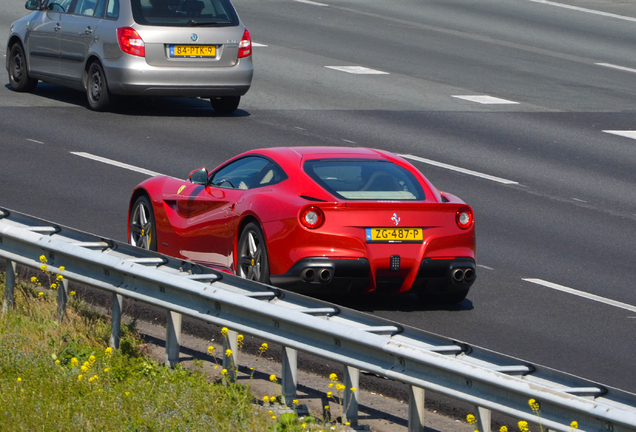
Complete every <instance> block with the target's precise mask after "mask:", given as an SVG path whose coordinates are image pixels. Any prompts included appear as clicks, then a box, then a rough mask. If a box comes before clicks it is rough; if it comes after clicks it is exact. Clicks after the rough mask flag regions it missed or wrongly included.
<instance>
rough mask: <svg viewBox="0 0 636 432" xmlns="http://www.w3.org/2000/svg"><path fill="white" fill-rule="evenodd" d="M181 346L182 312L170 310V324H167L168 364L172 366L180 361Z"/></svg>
mask: <svg viewBox="0 0 636 432" xmlns="http://www.w3.org/2000/svg"><path fill="white" fill-rule="evenodd" d="M180 348H181V314H180V313H177V312H172V311H168V325H167V326H166V366H169V367H171V368H173V367H175V366H176V365H177V363H179V350H180Z"/></svg>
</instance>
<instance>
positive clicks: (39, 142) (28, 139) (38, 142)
mask: <svg viewBox="0 0 636 432" xmlns="http://www.w3.org/2000/svg"><path fill="white" fill-rule="evenodd" d="M26 140H27V141H31V142H34V143H36V144H44V143H43V142H42V141H38V140H34V139H31V138H27V139H26Z"/></svg>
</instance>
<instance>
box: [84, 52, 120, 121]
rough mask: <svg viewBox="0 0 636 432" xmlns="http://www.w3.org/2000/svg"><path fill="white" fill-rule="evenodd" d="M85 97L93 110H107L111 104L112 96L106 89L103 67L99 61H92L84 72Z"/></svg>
mask: <svg viewBox="0 0 636 432" xmlns="http://www.w3.org/2000/svg"><path fill="white" fill-rule="evenodd" d="M86 99H88V106H89V108H90V109H92V110H93V111H107V110H108V109H109V108H111V106H112V102H113V96H112V95H111V94H110V91H108V83H107V82H106V75H105V74H104V69H103V68H102V66H101V65H100V64H99V62H96V61H95V62H93V63H91V65H90V66H89V68H88V73H87V74H86Z"/></svg>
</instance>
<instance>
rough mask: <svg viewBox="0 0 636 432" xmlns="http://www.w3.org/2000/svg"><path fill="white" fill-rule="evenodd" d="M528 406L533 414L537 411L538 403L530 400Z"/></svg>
mask: <svg viewBox="0 0 636 432" xmlns="http://www.w3.org/2000/svg"><path fill="white" fill-rule="evenodd" d="M528 405H530V408H531V409H532V411H534V412H537V411H539V403H538V402H537V401H536V400H534V399H530V400H529V401H528Z"/></svg>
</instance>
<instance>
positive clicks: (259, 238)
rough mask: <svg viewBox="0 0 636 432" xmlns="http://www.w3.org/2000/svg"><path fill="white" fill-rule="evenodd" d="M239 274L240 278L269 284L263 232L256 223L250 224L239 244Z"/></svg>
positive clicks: (246, 227)
mask: <svg viewBox="0 0 636 432" xmlns="http://www.w3.org/2000/svg"><path fill="white" fill-rule="evenodd" d="M237 267H238V268H237V273H238V275H239V276H240V277H242V278H245V279H250V280H255V281H258V282H263V283H269V261H268V259H267V249H266V247H265V238H264V236H263V231H261V228H260V227H259V226H258V225H257V224H255V223H254V222H250V223H248V224H247V225H246V226H245V228H244V229H243V232H242V233H241V237H240V238H239V242H238V266H237Z"/></svg>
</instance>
